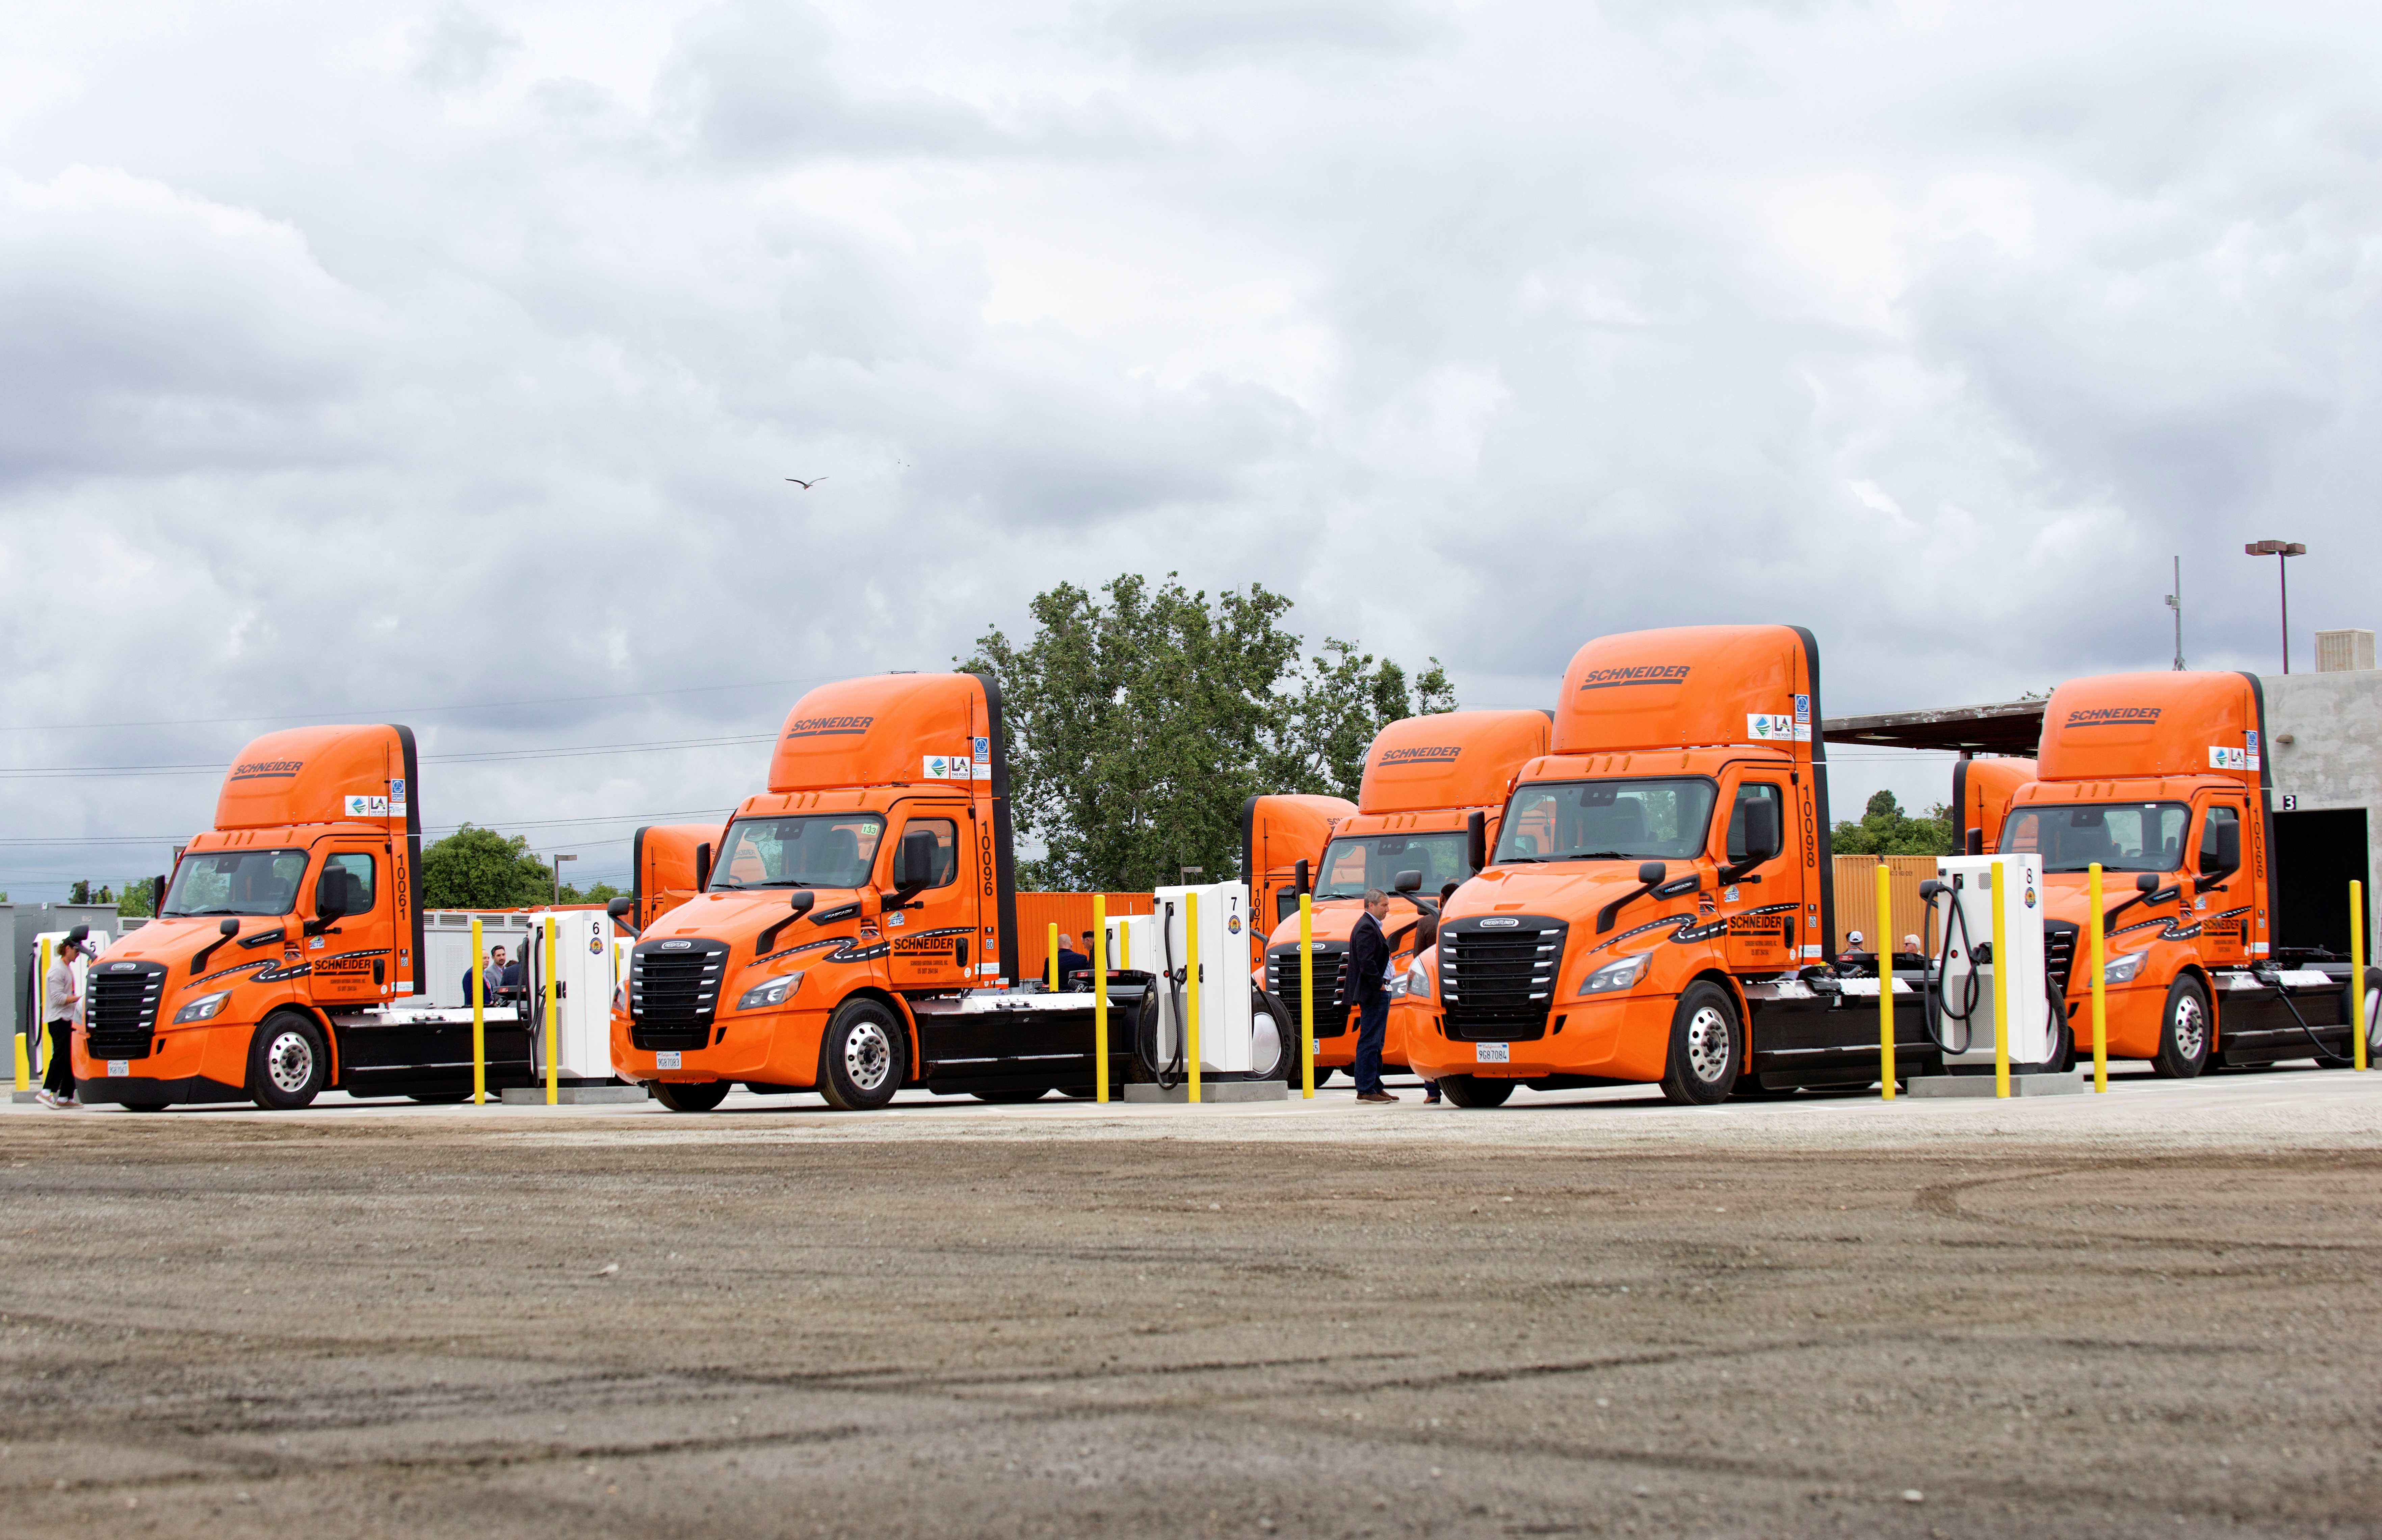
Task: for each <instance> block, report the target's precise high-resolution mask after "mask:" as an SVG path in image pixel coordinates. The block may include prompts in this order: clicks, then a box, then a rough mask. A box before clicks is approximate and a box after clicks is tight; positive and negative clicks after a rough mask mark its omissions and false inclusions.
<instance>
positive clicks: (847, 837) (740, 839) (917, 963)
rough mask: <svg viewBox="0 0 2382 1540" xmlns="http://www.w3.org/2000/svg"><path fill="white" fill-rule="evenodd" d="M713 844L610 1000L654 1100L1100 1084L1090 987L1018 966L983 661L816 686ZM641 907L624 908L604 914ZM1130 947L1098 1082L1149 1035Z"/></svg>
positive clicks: (998, 749) (992, 711)
mask: <svg viewBox="0 0 2382 1540" xmlns="http://www.w3.org/2000/svg"><path fill="white" fill-rule="evenodd" d="M648 837H649V839H651V838H654V837H655V836H652V835H649V836H648ZM717 839H718V851H717V853H716V854H715V855H714V856H713V857H712V859H711V861H710V863H709V867H708V870H707V872H706V881H705V884H704V891H703V892H702V893H698V894H696V895H695V896H694V897H692V898H690V899H688V900H687V901H686V902H684V903H682V904H680V905H678V906H675V907H672V908H669V909H668V910H667V911H666V912H664V913H662V914H661V915H659V916H658V918H655V919H654V920H652V922H651V923H649V924H646V925H645V926H644V927H643V930H642V933H641V934H640V936H639V938H638V940H637V942H636V944H635V945H634V946H633V947H632V948H631V950H630V955H629V976H628V980H627V983H626V984H625V986H624V987H623V990H622V992H621V995H620V998H619V999H618V1000H617V1001H616V1002H615V1008H614V1012H613V1017H612V1062H613V1066H614V1067H615V1069H617V1070H618V1071H619V1073H620V1075H621V1076H622V1077H623V1078H627V1079H631V1080H634V1081H638V1082H642V1083H644V1084H646V1085H648V1086H650V1087H651V1088H652V1090H653V1093H654V1095H655V1096H656V1097H657V1099H658V1100H659V1101H661V1102H662V1103H664V1104H665V1105H667V1106H669V1107H671V1108H672V1109H674V1110H678V1111H703V1110H706V1109H708V1108H711V1107H715V1106H717V1105H718V1104H719V1102H720V1101H721V1100H722V1099H723V1098H724V1097H725V1096H726V1095H727V1093H728V1090H729V1088H730V1087H731V1084H734V1083H739V1082H741V1083H743V1084H744V1085H745V1086H746V1088H747V1089H748V1090H757V1091H761V1092H765V1093H767V1092H788V1091H795V1090H817V1092H818V1093H819V1094H820V1095H822V1096H824V1097H825V1098H826V1099H827V1101H828V1103H829V1104H830V1105H832V1106H835V1107H839V1108H843V1109H847V1110H853V1109H863V1108H870V1107H879V1106H883V1105H884V1104H885V1103H888V1102H890V1100H892V1098H893V1096H894V1093H895V1092H897V1091H899V1090H902V1088H903V1087H905V1086H923V1087H924V1088H926V1089H927V1090H932V1091H937V1092H941V1093H946V1094H972V1095H976V1096H978V1097H980V1098H983V1099H985V1100H988V1101H1013V1100H1019V1101H1022V1100H1028V1099H1031V1098H1033V1097H1038V1096H1040V1095H1042V1094H1044V1093H1045V1092H1047V1091H1049V1090H1052V1089H1054V1088H1055V1089H1058V1090H1068V1091H1072V1092H1076V1093H1079V1094H1080V1093H1083V1092H1087V1091H1089V1090H1092V1089H1093V1086H1094V1083H1095V1079H1096V1066H1095V1057H1094V1053H1095V1046H1096V1045H1095V1041H1094V1027H1093V1021H1094V1017H1093V1013H1092V1009H1091V1001H1090V998H1089V996H1087V995H1083V994H1062V995H1056V996H1045V995H1042V994H1039V993H1038V992H1037V991H1038V986H1037V985H1035V984H1034V983H1032V982H1031V981H1028V980H1023V979H1020V978H1019V969H1018V951H1019V945H1018V943H1019V939H1020V938H1019V933H1018V924H1017V892H1016V885H1015V871H1016V863H1015V859H1014V856H1013V851H1012V837H1011V828H1010V803H1009V773H1008V763H1007V758H1006V751H1005V749H1004V747H1003V745H1002V741H1001V692H1000V689H999V687H998V685H997V684H996V683H995V682H994V681H993V679H992V678H990V677H989V676H988V675H979V674H974V673H952V674H892V675H882V676H878V677H875V678H868V679H854V680H847V681H844V682H842V683H841V684H829V685H823V686H821V687H820V688H818V689H816V690H813V691H811V692H810V693H809V694H808V695H805V696H803V698H802V699H801V701H799V702H798V703H797V704H796V705H795V707H794V708H793V711H792V714H791V715H789V716H788V718H787V719H786V724H785V728H784V731H783V732H782V733H780V735H779V738H778V743H777V747H776V749H775V751H774V752H773V754H772V756H771V758H770V762H769V781H768V790H767V791H766V792H763V793H761V794H759V795H755V796H750V797H747V798H745V799H744V802H743V805H742V806H740V807H738V808H737V809H736V811H735V813H734V815H733V816H732V817H731V819H730V820H729V823H728V826H727V828H726V829H725V830H723V831H721V832H719V833H718V836H717ZM636 905H637V901H636V900H634V899H616V900H614V901H613V906H612V912H613V915H614V917H615V918H621V919H624V920H625V919H626V918H627V917H629V916H630V915H632V913H633V912H634V911H635V908H636ZM1209 918H1213V917H1209ZM1233 918H1234V925H1235V926H1237V925H1238V921H1239V917H1238V916H1237V915H1235V916H1234V917H1233ZM1132 961H1133V962H1134V963H1135V964H1136V965H1140V966H1139V968H1138V970H1128V969H1123V968H1113V969H1111V971H1110V973H1109V976H1108V978H1109V994H1110V1004H1111V1012H1110V1019H1109V1040H1110V1049H1111V1056H1110V1065H1111V1071H1110V1073H1111V1080H1112V1082H1115V1081H1121V1080H1123V1079H1124V1078H1127V1077H1128V1075H1129V1074H1131V1073H1132V1066H1133V1065H1134V1064H1135V1062H1136V1045H1138V1046H1139V1047H1140V1048H1142V1049H1145V1050H1147V1049H1148V1048H1149V1046H1150V1044H1151V1043H1152V1042H1153V1041H1155V1034H1154V1032H1153V1031H1152V1029H1151V1024H1152V1022H1153V1021H1154V1020H1155V1019H1156V1017H1157V1015H1158V1006H1159V1002H1158V998H1157V992H1156V991H1157V988H1158V985H1157V982H1156V980H1157V979H1158V977H1159V976H1158V975H1157V974H1156V973H1154V972H1153V971H1152V970H1150V969H1149V967H1148V964H1149V963H1152V962H1157V961H1159V959H1157V958H1143V957H1140V956H1136V957H1134V958H1133V959H1132ZM1224 961H1225V959H1222V958H1218V959H1215V961H1214V962H1211V963H1210V964H1209V965H1208V966H1216V964H1217V963H1222V962H1224ZM1232 966H1233V967H1234V976H1235V977H1237V976H1238V973H1239V968H1240V967H1241V966H1242V965H1240V964H1239V963H1237V962H1234V964H1233V965H1232ZM1174 982H1175V984H1176V986H1177V987H1179V984H1180V980H1175V981H1174ZM1266 1047H1267V1053H1268V1054H1269V1055H1270V1058H1269V1060H1268V1063H1267V1065H1266V1066H1265V1067H1266V1068H1267V1070H1268V1071H1269V1073H1271V1075H1272V1076H1274V1077H1276V1078H1280V1077H1282V1076H1283V1073H1284V1069H1285V1061H1286V1060H1292V1057H1293V1056H1291V1055H1288V1054H1285V1053H1283V1052H1282V1049H1281V1044H1280V1041H1279V1039H1278V1036H1277V1035H1275V1034H1271V1033H1270V1034H1266ZM1140 1056H1141V1057H1145V1058H1146V1057H1147V1056H1148V1054H1147V1053H1143V1054H1141V1055H1140ZM1142 1067H1143V1068H1144V1069H1146V1070H1147V1069H1153V1068H1155V1066H1148V1065H1144V1066H1142Z"/></svg>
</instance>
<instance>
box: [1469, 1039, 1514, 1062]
mask: <svg viewBox="0 0 2382 1540" xmlns="http://www.w3.org/2000/svg"><path fill="white" fill-rule="evenodd" d="M1472 1062H1473V1063H1475V1064H1511V1063H1513V1062H1514V1048H1513V1045H1512V1044H1511V1043H1504V1042H1476V1043H1474V1044H1473V1045H1472Z"/></svg>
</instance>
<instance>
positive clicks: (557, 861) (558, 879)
mask: <svg viewBox="0 0 2382 1540" xmlns="http://www.w3.org/2000/svg"><path fill="white" fill-rule="evenodd" d="M577 859H579V857H578V856H556V857H555V858H554V903H555V906H556V907H557V908H559V907H561V906H562V863H563V862H565V861H575V860H577Z"/></svg>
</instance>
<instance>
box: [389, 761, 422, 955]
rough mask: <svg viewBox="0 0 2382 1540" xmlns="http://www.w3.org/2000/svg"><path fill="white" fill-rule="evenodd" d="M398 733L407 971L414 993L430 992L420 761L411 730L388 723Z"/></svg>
mask: <svg viewBox="0 0 2382 1540" xmlns="http://www.w3.org/2000/svg"><path fill="white" fill-rule="evenodd" d="M389 731H391V732H393V733H396V734H397V743H398V750H399V752H398V763H399V764H400V765H402V766H404V767H405V886H406V904H407V906H408V907H409V908H411V910H412V911H413V924H412V927H411V930H412V940H411V942H409V943H408V944H409V945H411V947H412V952H411V957H412V962H411V966H410V967H408V968H407V971H408V972H410V973H411V974H412V976H413V992H414V993H416V994H428V993H429V992H430V977H429V975H430V967H429V962H428V959H427V958H426V957H425V956H424V953H423V948H422V926H423V918H422V761H421V757H420V756H419V755H418V754H417V753H416V752H415V751H414V746H413V729H411V728H410V727H408V726H406V725H404V724H403V723H402V722H391V723H389Z"/></svg>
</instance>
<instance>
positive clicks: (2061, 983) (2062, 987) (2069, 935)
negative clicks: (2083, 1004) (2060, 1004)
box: [2043, 919, 2093, 1000]
mask: <svg viewBox="0 0 2382 1540" xmlns="http://www.w3.org/2000/svg"><path fill="white" fill-rule="evenodd" d="M2043 970H2044V974H2045V976H2046V977H2047V978H2048V979H2049V980H2050V983H2051V998H2053V999H2054V1000H2065V999H2067V998H2068V978H2069V974H2071V973H2073V972H2075V970H2076V926H2075V924H2074V923H2073V922H2072V921H2069V920H2065V919H2047V920H2044V922H2043ZM2092 985H2093V980H2092V979H2085V980H2084V986H2085V988H2087V989H2090V988H2091V987H2092Z"/></svg>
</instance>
